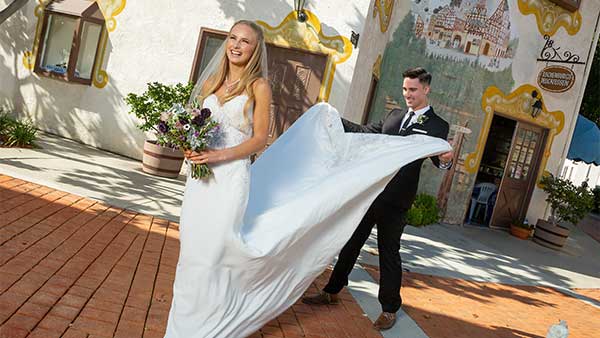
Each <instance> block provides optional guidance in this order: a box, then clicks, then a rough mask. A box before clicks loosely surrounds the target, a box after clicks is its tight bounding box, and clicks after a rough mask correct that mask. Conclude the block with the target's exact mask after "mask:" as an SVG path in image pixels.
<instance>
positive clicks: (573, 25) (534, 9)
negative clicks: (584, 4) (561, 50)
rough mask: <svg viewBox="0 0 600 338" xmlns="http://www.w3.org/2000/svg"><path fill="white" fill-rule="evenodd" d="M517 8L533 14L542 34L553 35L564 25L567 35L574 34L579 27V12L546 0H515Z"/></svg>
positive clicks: (525, 13)
mask: <svg viewBox="0 0 600 338" xmlns="http://www.w3.org/2000/svg"><path fill="white" fill-rule="evenodd" d="M517 1H518V4H519V10H520V11H521V13H523V14H524V15H529V14H534V15H535V18H536V21H537V26H538V29H539V31H540V33H542V35H550V36H552V35H554V34H555V33H556V31H558V29H559V28H560V27H564V28H565V30H566V31H567V33H569V35H575V34H577V32H579V29H580V28H581V20H582V18H581V13H580V12H579V11H575V12H569V11H568V10H566V9H564V8H562V7H560V6H558V5H556V4H554V3H552V2H550V1H548V0H517Z"/></svg>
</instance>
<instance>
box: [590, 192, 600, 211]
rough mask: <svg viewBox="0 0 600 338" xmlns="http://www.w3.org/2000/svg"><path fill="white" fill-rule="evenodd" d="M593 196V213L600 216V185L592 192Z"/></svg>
mask: <svg viewBox="0 0 600 338" xmlns="http://www.w3.org/2000/svg"><path fill="white" fill-rule="evenodd" d="M592 194H594V209H593V210H592V211H593V212H595V213H597V214H600V185H597V186H596V187H595V188H594V190H592Z"/></svg>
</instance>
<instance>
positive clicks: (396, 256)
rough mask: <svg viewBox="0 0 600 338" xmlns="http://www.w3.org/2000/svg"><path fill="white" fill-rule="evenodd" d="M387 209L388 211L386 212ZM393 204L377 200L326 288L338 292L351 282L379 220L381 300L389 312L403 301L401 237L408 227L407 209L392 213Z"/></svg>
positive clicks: (383, 307) (339, 257)
mask: <svg viewBox="0 0 600 338" xmlns="http://www.w3.org/2000/svg"><path fill="white" fill-rule="evenodd" d="M386 210H387V212H386ZM389 210H390V209H389V208H386V206H385V205H384V204H383V203H381V202H379V201H377V200H376V201H375V202H374V203H373V204H372V205H371V207H370V208H369V210H368V211H367V213H366V214H365V216H364V217H363V219H362V221H361V222H360V224H359V225H358V228H356V230H355V231H354V233H353V234H352V237H350V240H349V241H348V242H347V243H346V245H344V247H343V248H342V251H340V254H339V256H338V261H337V263H336V264H335V267H334V268H333V272H332V274H331V277H330V278H329V282H328V283H327V285H326V286H325V288H324V289H323V291H325V292H327V293H332V294H336V293H338V292H340V291H341V290H342V288H344V286H346V285H348V276H349V275H350V272H351V271H352V268H353V267H354V263H356V260H357V259H358V255H359V254H360V249H361V248H362V247H363V245H364V244H365V242H366V241H367V239H368V238H369V235H370V234H371V230H372V229H373V226H375V224H377V247H378V249H379V269H380V278H379V296H378V298H379V302H380V303H381V308H382V310H383V311H385V312H392V313H395V312H396V311H398V310H399V309H400V305H402V298H401V297H400V284H401V283H402V260H401V258H400V252H399V250H400V237H401V236H402V232H403V231H404V226H405V225H406V221H405V212H402V213H399V214H398V213H390V212H389Z"/></svg>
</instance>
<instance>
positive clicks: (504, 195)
mask: <svg viewBox="0 0 600 338" xmlns="http://www.w3.org/2000/svg"><path fill="white" fill-rule="evenodd" d="M544 143H545V130H544V129H542V128H540V127H536V126H533V125H530V124H526V123H521V122H518V123H517V128H516V129H515V133H514V135H513V139H512V143H511V149H510V153H509V155H508V160H507V162H506V167H505V169H504V176H503V177H502V183H501V184H500V189H499V191H498V197H497V199H496V205H495V207H494V212H493V214H492V219H491V221H490V225H492V226H499V227H508V226H510V222H511V221H517V220H519V221H522V220H523V218H524V217H525V214H526V212H527V207H528V205H529V200H530V198H531V193H532V191H533V188H534V185H535V180H536V178H537V173H538V169H539V163H540V159H541V157H542V156H541V154H542V149H543V146H544Z"/></svg>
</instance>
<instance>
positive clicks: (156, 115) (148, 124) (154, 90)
mask: <svg viewBox="0 0 600 338" xmlns="http://www.w3.org/2000/svg"><path fill="white" fill-rule="evenodd" d="M192 89H194V84H193V83H189V84H187V85H184V84H181V83H178V84H176V85H164V84H162V83H159V82H150V83H148V88H147V89H146V91H145V92H144V93H143V94H142V95H137V94H134V93H129V94H127V97H126V98H125V102H126V103H127V104H128V105H129V106H130V107H131V111H130V112H129V113H130V114H134V115H135V116H136V117H137V118H138V119H139V120H140V121H142V123H141V124H140V125H138V128H140V129H141V130H143V131H149V130H154V131H156V132H158V130H156V125H157V124H158V121H159V119H160V113H162V112H165V111H167V110H169V109H170V108H171V107H173V105H174V104H176V103H180V104H183V105H185V104H187V102H188V100H189V98H190V95H191V94H192Z"/></svg>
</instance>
